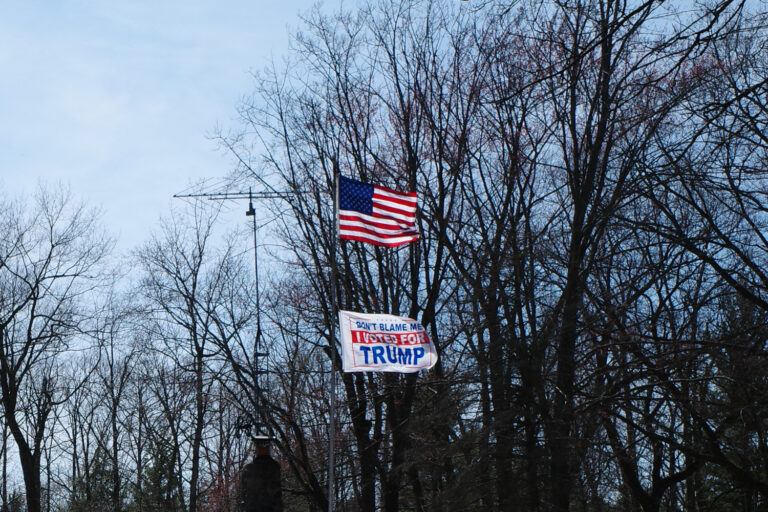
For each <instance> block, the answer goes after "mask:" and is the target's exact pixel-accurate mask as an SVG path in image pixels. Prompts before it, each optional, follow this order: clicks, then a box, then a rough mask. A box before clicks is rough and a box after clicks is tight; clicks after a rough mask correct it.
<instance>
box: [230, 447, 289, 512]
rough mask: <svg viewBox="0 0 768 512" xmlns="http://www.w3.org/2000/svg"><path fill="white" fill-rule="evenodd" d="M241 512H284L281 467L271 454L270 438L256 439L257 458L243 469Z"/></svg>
mask: <svg viewBox="0 0 768 512" xmlns="http://www.w3.org/2000/svg"><path fill="white" fill-rule="evenodd" d="M240 496H241V499H240V511H241V512H283V496H282V484H281V483H280V465H279V464H278V463H277V462H276V461H275V459H273V458H272V456H271V455H270V453H269V438H267V437H265V438H260V437H259V438H257V439H256V457H255V458H254V459H253V462H251V463H249V464H246V465H245V467H244V468H243V479H242V482H241V483H240Z"/></svg>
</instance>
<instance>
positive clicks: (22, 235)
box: [0, 190, 110, 512]
mask: <svg viewBox="0 0 768 512" xmlns="http://www.w3.org/2000/svg"><path fill="white" fill-rule="evenodd" d="M0 208H1V209H2V216H1V217H2V221H1V222H2V230H1V232H2V235H0V237H1V238H0V304H1V306H0V389H2V405H3V410H4V415H5V421H6V422H7V424H8V428H9V430H10V432H11V435H12V436H13V438H14V440H15V442H16V445H17V448H18V454H19V459H20V462H21V469H22V472H23V475H24V483H25V488H26V499H27V510H29V511H30V512H40V510H41V504H40V495H41V494H40V493H41V487H40V460H41V457H42V450H43V445H44V443H45V440H46V432H47V428H48V426H49V419H50V415H51V412H52V411H53V409H54V407H56V406H57V405H58V404H59V403H61V402H62V401H63V400H65V399H66V397H67V396H68V395H69V393H70V392H71V388H70V389H65V388H64V383H63V382H60V381H59V379H58V376H59V372H58V369H57V368H58V366H59V365H60V364H61V363H62V362H63V360H64V357H65V353H66V351H67V350H68V349H70V348H82V347H83V346H84V345H87V344H88V343H89V342H88V341H87V338H86V337H85V335H87V334H88V331H89V329H90V319H91V318H92V314H93V313H94V308H93V307H89V303H91V304H93V303H95V301H94V293H93V292H94V291H95V290H96V289H97V287H98V286H99V285H100V284H101V283H102V282H103V280H104V278H105V277H106V275H105V273H104V272H103V271H102V270H101V269H100V267H99V264H100V263H101V262H102V261H103V260H104V258H105V256H106V254H107V251H108V249H109V248H110V243H109V242H108V240H107V239H106V238H104V236H103V235H102V234H101V232H100V230H99V227H98V224H97V216H96V214H95V213H94V212H93V211H90V210H88V209H86V208H85V207H84V206H81V205H77V204H75V203H74V202H73V201H72V200H71V198H70V197H69V195H68V193H67V192H65V191H62V190H58V191H54V192H51V191H45V190H41V191H39V192H38V194H37V195H36V196H35V198H34V201H33V203H32V204H30V205H25V204H23V203H20V202H9V201H4V202H3V203H2V205H1V206H0ZM67 387H69V386H67ZM75 387H77V385H75Z"/></svg>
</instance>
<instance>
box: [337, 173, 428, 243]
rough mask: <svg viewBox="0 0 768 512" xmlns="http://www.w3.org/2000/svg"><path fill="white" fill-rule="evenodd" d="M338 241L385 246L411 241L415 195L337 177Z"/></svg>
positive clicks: (413, 237)
mask: <svg viewBox="0 0 768 512" xmlns="http://www.w3.org/2000/svg"><path fill="white" fill-rule="evenodd" d="M338 192H339V238H343V239H345V240H358V241H361V242H368V243H370V244H374V245H383V246H385V247H397V246H398V245H403V244H407V243H409V242H413V241H414V240H417V239H418V238H419V232H418V231H417V230H416V193H415V192H398V191H396V190H392V189H390V188H386V187H380V186H378V185H369V184H368V183H363V182H362V181H357V180H353V179H350V178H345V177H344V176H339V190H338Z"/></svg>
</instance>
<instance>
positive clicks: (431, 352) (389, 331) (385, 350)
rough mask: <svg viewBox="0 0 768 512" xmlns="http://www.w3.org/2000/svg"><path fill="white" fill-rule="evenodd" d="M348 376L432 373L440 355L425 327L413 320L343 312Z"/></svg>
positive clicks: (343, 340)
mask: <svg viewBox="0 0 768 512" xmlns="http://www.w3.org/2000/svg"><path fill="white" fill-rule="evenodd" d="M339 330H340V331H341V347H342V359H343V360H344V371H345V372H402V373H413V372H417V371H419V370H428V369H429V368H432V367H433V366H435V363H437V352H436V351H435V347H434V345H433V344H432V342H431V341H430V340H429V336H427V333H426V331H425V330H424V327H422V325H421V324H420V323H419V322H417V321H416V320H413V319H411V318H405V317H402V316H394V315H366V314H363V313H353V312H351V311H339Z"/></svg>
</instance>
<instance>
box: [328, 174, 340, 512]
mask: <svg viewBox="0 0 768 512" xmlns="http://www.w3.org/2000/svg"><path fill="white" fill-rule="evenodd" d="M333 216H334V220H333V225H334V229H333V231H334V232H333V243H331V300H332V301H333V308H332V311H333V313H332V316H333V318H331V336H330V343H331V347H330V348H331V349H330V354H331V410H330V412H329V427H328V430H329V436H328V512H333V511H334V509H335V508H336V492H335V487H334V478H335V469H336V467H335V453H334V437H336V357H335V356H336V324H337V323H338V318H339V291H338V289H337V287H336V284H337V282H338V275H339V274H338V272H339V271H338V268H337V266H336V244H337V243H338V240H339V173H338V171H336V172H334V173H333Z"/></svg>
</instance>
